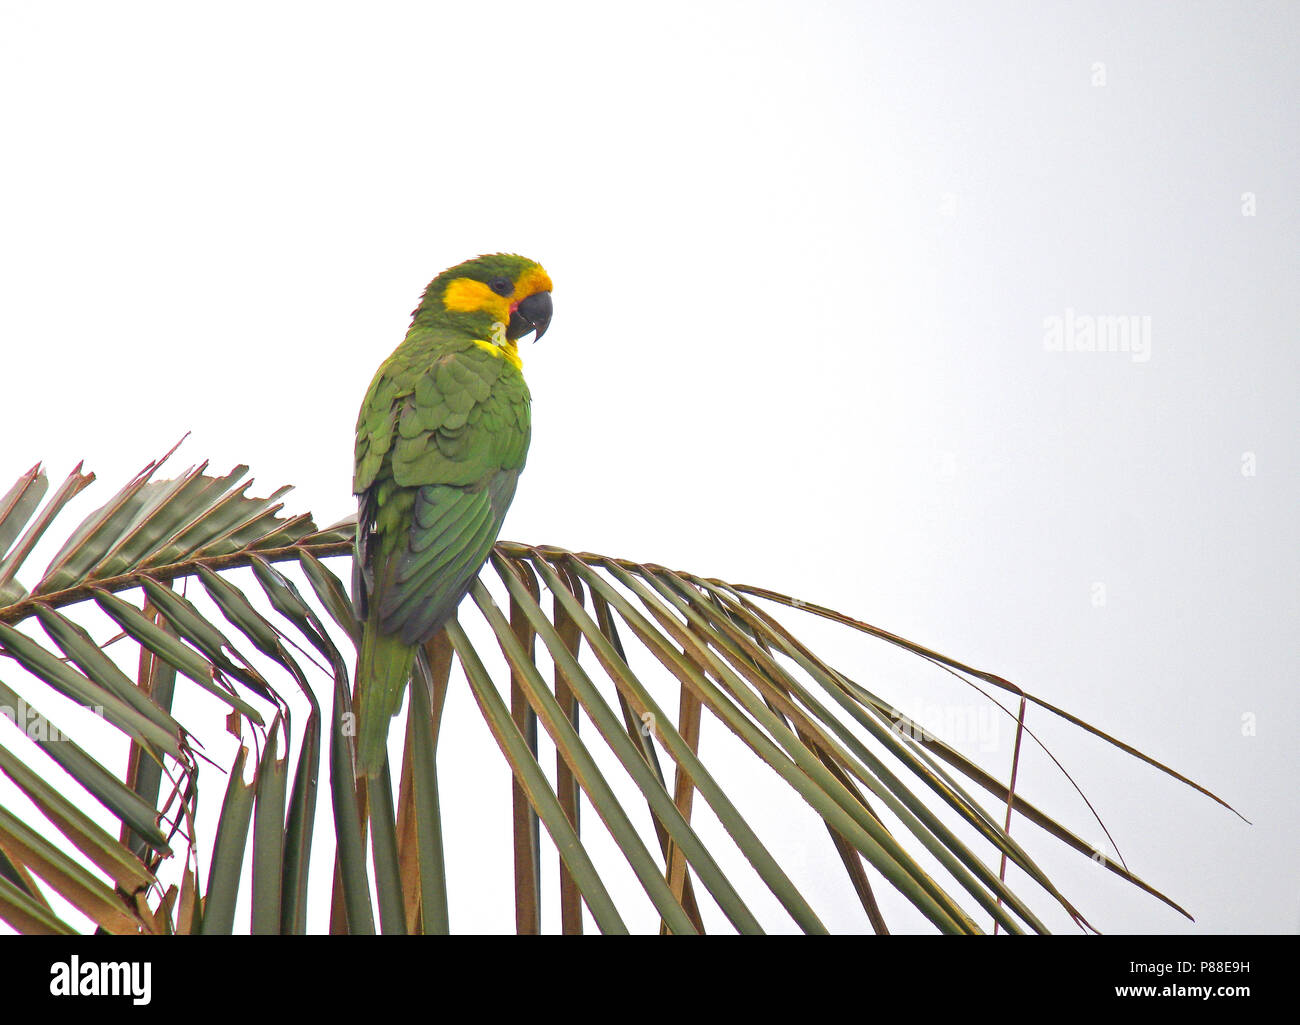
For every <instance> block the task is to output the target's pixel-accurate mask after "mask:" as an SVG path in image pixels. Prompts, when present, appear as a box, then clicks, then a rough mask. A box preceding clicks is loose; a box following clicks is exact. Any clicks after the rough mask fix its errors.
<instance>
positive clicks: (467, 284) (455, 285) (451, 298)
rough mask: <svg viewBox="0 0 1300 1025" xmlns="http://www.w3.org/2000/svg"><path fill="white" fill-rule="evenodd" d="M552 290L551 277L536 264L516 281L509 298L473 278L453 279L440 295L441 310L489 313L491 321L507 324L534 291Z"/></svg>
mask: <svg viewBox="0 0 1300 1025" xmlns="http://www.w3.org/2000/svg"><path fill="white" fill-rule="evenodd" d="M549 291H551V278H550V275H548V274H547V273H546V271H544V270H542V268H541V267H538V266H537V265H536V264H534V265H533V266H531V267H529V268H528V270H526V271H524V272H523V274H521V275H520V276H519V280H518V281H516V282H515V290H514V292H513V293H512V294H511V295H508V296H500V295H497V294H496V292H494V291H492V289H490V288H489V287H488V286H487V285H485V284H484V283H483V282H482V281H475V280H474V279H473V278H456V280H455V281H453V282H452V283H451V284H450V285H448V286H447V290H446V292H444V293H443V296H442V305H443V308H444V309H446V310H448V311H449V312H451V313H483V312H486V313H490V314H492V317H493V319H495V320H500V321H502V322H506V321H509V320H510V314H511V313H513V312H514V309H515V307H516V306H518V305H519V304H520V303H521V302H523V301H524V300H525V299H527V298H528V297H529V296H530V295H534V294H536V293H537V292H549Z"/></svg>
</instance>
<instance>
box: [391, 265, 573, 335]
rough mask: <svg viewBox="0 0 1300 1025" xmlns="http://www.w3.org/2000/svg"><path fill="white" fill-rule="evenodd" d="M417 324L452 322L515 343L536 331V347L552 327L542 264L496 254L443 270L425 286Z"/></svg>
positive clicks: (548, 286) (548, 282) (547, 283)
mask: <svg viewBox="0 0 1300 1025" xmlns="http://www.w3.org/2000/svg"><path fill="white" fill-rule="evenodd" d="M415 316H416V319H417V321H418V320H420V319H421V318H427V319H437V320H442V321H447V320H450V321H452V322H455V323H459V324H462V325H464V326H465V327H466V328H468V329H470V330H473V331H476V332H478V331H484V332H488V333H489V334H491V333H493V330H492V329H493V327H494V326H495V325H497V324H500V325H501V327H500V328H498V329H497V332H498V333H501V334H504V336H505V339H506V341H507V343H508V344H509V345H510V347H511V348H512V349H513V347H514V346H513V343H514V342H515V341H516V340H518V339H520V338H522V337H523V336H524V335H526V334H528V332H529V331H534V332H536V334H535V335H534V336H533V340H534V341H536V340H537V339H538V338H541V337H542V335H544V334H545V333H546V327H547V325H548V324H550V322H551V278H550V276H549V275H548V274H547V273H546V271H545V270H544V269H543V268H542V266H541V264H538V263H534V262H533V261H532V260H528V259H525V258H524V257H522V256H516V255H514V254H513V253H495V254H493V255H491V256H478V257H475V258H474V259H473V260H466V261H465V262H464V263H462V264H459V265H457V266H455V267H452V268H451V269H450V270H445V271H443V272H442V273H441V274H439V275H438V276H437V277H436V278H434V279H433V281H431V282H430V283H429V287H428V288H427V289H425V292H424V298H423V299H422V300H421V302H420V306H419V309H417V310H416V311H415Z"/></svg>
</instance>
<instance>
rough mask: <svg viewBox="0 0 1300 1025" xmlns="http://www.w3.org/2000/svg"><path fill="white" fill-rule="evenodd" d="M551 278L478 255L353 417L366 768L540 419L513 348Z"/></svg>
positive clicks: (463, 583)
mask: <svg viewBox="0 0 1300 1025" xmlns="http://www.w3.org/2000/svg"><path fill="white" fill-rule="evenodd" d="M550 320H551V279H550V277H549V276H548V275H547V273H546V271H545V270H543V269H542V268H541V266H540V265H538V264H536V263H534V262H533V261H531V260H526V259H524V258H523V257H522V256H514V255H510V254H505V253H499V254H496V255H493V256H480V257H477V258H476V259H473V260H469V261H467V262H465V263H462V264H460V265H459V266H456V267H452V268H451V269H450V270H447V271H443V273H441V274H439V275H438V276H437V277H436V278H434V279H433V281H431V282H430V283H429V287H428V288H426V289H425V292H424V297H423V298H422V299H421V300H420V305H419V308H418V309H416V311H415V313H414V314H413V315H412V320H411V328H410V330H409V331H407V333H406V339H405V341H403V342H402V344H401V345H399V346H398V347H397V349H396V351H395V352H394V353H393V354H392V355H391V356H389V357H388V359H387V360H385V361H384V363H383V365H382V366H381V367H380V368H379V371H378V373H376V374H375V379H374V380H373V381H372V382H371V383H370V389H369V390H368V391H367V392H366V397H365V400H364V401H363V402H362V403H361V413H360V415H359V416H358V417H357V444H356V471H355V476H354V477H353V481H352V490H353V492H354V493H355V494H356V495H357V503H358V515H357V536H356V552H355V558H354V560H353V567H354V569H353V580H352V587H353V596H354V599H355V601H356V605H357V608H358V610H359V614H360V616H361V618H362V634H361V651H360V656H359V661H358V663H357V695H358V700H357V710H356V711H357V723H356V729H357V772H358V773H359V774H362V775H364V776H371V777H373V776H375V775H377V774H378V773H379V772H380V770H382V769H383V767H384V763H385V761H386V760H387V746H388V727H389V722H390V720H391V719H392V717H393V716H395V715H396V714H397V712H398V710H399V709H400V708H401V705H402V697H403V694H404V693H405V690H406V684H407V681H408V680H409V679H410V676H411V668H412V665H413V663H414V660H415V652H416V648H417V646H419V645H422V644H424V643H425V642H427V641H429V640H430V639H432V637H433V636H434V635H435V634H436V633H437V632H438V631H439V630H441V629H442V627H443V626H444V625H445V624H446V623H447V622H449V621H450V620H451V619H452V617H453V616H455V614H456V606H457V605H459V604H460V600H461V599H462V598H463V597H464V596H465V593H466V592H467V591H468V590H469V587H470V585H471V584H472V583H473V581H474V578H475V577H476V576H477V575H478V572H479V569H480V568H481V567H482V565H483V563H484V562H485V561H486V559H487V557H488V554H489V553H490V552H491V550H492V545H493V544H494V543H495V542H496V539H497V534H498V533H499V532H500V530H501V523H502V521H503V520H504V519H505V515H506V509H507V508H508V507H509V505H510V500H511V499H512V498H513V497H514V494H515V483H516V482H517V481H518V479H519V473H520V471H521V470H523V468H524V459H525V457H526V455H527V453H528V439H529V434H530V428H531V423H532V415H531V412H530V409H529V401H530V399H529V394H528V386H527V385H526V384H525V383H524V376H523V372H522V369H521V365H520V360H519V353H518V351H517V349H516V347H515V342H516V341H518V340H519V339H520V338H522V337H523V336H524V335H526V334H528V332H530V331H533V332H536V334H535V336H534V340H536V339H538V338H541V337H542V335H543V333H545V331H546V328H547V325H548V324H549V323H550Z"/></svg>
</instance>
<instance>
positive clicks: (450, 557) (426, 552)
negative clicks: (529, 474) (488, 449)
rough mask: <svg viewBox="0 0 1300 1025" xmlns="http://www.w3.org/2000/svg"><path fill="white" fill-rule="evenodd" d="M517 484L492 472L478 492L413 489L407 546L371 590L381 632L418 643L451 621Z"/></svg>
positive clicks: (508, 474)
mask: <svg viewBox="0 0 1300 1025" xmlns="http://www.w3.org/2000/svg"><path fill="white" fill-rule="evenodd" d="M518 479H519V471H518V470H498V471H497V472H496V473H494V474H493V475H492V477H491V478H490V479H489V481H488V482H487V484H486V486H484V487H481V488H475V489H470V488H464V487H457V486H456V485H446V484H444V485H429V486H426V487H423V488H421V489H420V490H419V492H418V493H417V495H416V498H415V510H414V517H413V522H412V524H411V529H410V532H409V534H408V540H407V543H406V545H405V547H404V548H403V549H402V550H401V551H400V552H399V553H398V555H397V558H396V559H395V560H394V561H393V562H392V563H391V564H390V566H389V567H388V572H387V573H385V574H384V575H383V579H382V582H381V583H380V585H379V587H378V588H377V593H376V600H377V601H378V608H379V619H380V624H381V627H382V629H383V631H384V632H385V633H399V632H400V635H401V638H402V640H403V641H405V642H406V643H407V644H419V643H423V642H424V641H426V640H428V639H429V638H430V637H432V636H433V635H434V634H435V633H436V632H437V631H438V630H440V629H441V628H442V626H443V625H444V624H445V623H446V622H447V621H448V620H449V619H451V617H452V615H453V614H454V613H455V611H456V606H457V605H459V604H460V601H461V599H462V598H463V597H464V596H465V592H466V591H468V590H469V587H470V584H471V583H473V581H474V578H475V577H476V576H477V575H478V571H479V569H480V568H482V566H483V563H484V561H485V560H486V559H487V557H488V555H489V554H490V553H491V551H492V545H493V544H495V543H496V539H497V535H498V534H500V533H501V524H502V522H503V521H504V520H505V518H506V510H507V509H508V508H509V507H510V501H511V499H512V498H514V494H515V482H516V481H517V480H518Z"/></svg>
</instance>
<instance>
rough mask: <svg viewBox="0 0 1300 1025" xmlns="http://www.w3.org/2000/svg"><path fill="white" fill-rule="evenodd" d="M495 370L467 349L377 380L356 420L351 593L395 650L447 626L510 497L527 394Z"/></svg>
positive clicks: (494, 361) (522, 448) (524, 440)
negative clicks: (393, 638) (399, 376)
mask: <svg viewBox="0 0 1300 1025" xmlns="http://www.w3.org/2000/svg"><path fill="white" fill-rule="evenodd" d="M503 365H504V364H503V361H502V360H501V358H500V357H497V356H493V355H491V354H489V353H487V352H485V351H483V350H481V349H478V348H473V347H471V348H468V349H466V350H463V351H459V352H453V353H446V354H444V355H442V356H439V357H438V358H437V359H436V360H435V361H434V362H433V364H432V365H431V366H429V367H428V368H427V369H425V370H424V371H423V372H422V373H419V374H418V376H414V378H413V379H408V381H406V382H401V381H399V382H398V384H397V386H396V387H393V388H389V387H387V386H385V385H384V384H383V383H381V382H379V381H378V380H377V382H376V384H375V385H372V387H371V395H373V396H374V399H375V400H376V405H377V406H378V408H375V407H374V406H372V405H371V403H370V402H369V401H368V402H367V405H366V407H365V408H364V409H363V413H362V417H361V421H360V422H359V424H358V432H357V473H356V478H355V480H354V486H355V485H361V486H362V487H361V491H360V493H361V501H360V508H359V519H358V532H357V538H358V549H357V554H358V558H357V560H356V564H357V575H356V576H355V577H354V587H355V588H357V589H358V591H359V597H360V599H361V601H360V604H361V606H362V608H363V609H365V610H367V611H366V613H364V614H368V613H369V610H371V609H374V610H377V612H378V616H379V625H380V629H381V630H382V632H383V633H385V634H397V635H399V636H400V637H401V639H402V641H403V642H404V643H406V644H419V643H423V642H424V641H427V640H428V639H429V638H430V637H432V636H433V634H434V633H436V632H437V631H438V630H439V629H440V628H441V627H442V626H443V625H444V624H445V623H446V622H447V621H448V620H449V619H450V618H451V616H452V615H453V614H454V612H455V610H456V606H457V605H458V604H460V600H461V599H462V598H463V597H464V596H465V592H466V591H467V590H468V589H469V586H470V584H471V583H472V581H473V579H474V577H475V576H476V575H477V574H478V571H479V569H480V568H481V567H482V565H483V562H484V560H486V559H487V557H488V554H489V553H490V552H491V550H492V545H493V544H494V543H495V541H496V539H497V535H498V534H499V533H500V530H501V524H502V522H503V521H504V519H505V515H506V510H507V509H508V508H509V506H510V501H511V499H512V498H513V497H514V493H515V484H516V482H517V481H518V479H519V472H520V470H521V469H522V468H523V464H524V457H525V455H526V452H527V447H528V434H529V429H528V428H529V424H528V393H527V389H526V387H525V386H524V384H523V379H522V378H521V377H519V376H518V375H517V374H515V375H509V374H506V375H503V373H502V368H503ZM403 384H405V385H406V386H405V387H403V386H402V385H403ZM368 399H369V397H368ZM385 407H386V408H385ZM372 409H373V410H374V415H368V413H369V411H370V410H372ZM384 414H387V415H384ZM363 434H364V439H363Z"/></svg>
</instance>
